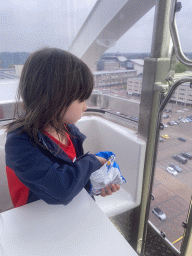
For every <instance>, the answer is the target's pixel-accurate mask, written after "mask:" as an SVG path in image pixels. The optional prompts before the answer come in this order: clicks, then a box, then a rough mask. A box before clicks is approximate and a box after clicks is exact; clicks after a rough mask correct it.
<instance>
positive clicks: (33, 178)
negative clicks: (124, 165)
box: [5, 125, 101, 207]
mask: <svg viewBox="0 0 192 256" xmlns="http://www.w3.org/2000/svg"><path fill="white" fill-rule="evenodd" d="M67 127H68V130H69V132H70V133H71V134H72V135H73V136H71V140H72V142H73V145H74V147H75V151H76V156H77V159H76V161H74V162H72V160H71V159H70V158H69V157H68V156H67V154H66V153H65V152H63V151H62V150H59V146H58V145H57V144H56V143H55V142H54V141H52V140H51V139H50V138H49V137H47V136H46V135H44V134H40V132H39V133H38V138H39V141H40V143H42V144H43V145H44V146H45V147H46V148H47V149H44V148H42V147H41V146H39V145H36V146H34V145H33V143H32V142H31V141H30V137H29V135H28V134H27V133H26V132H22V133H20V134H19V133H18V130H15V131H13V132H10V133H8V134H7V140H6V144H5V153H6V171H7V177H8V185H9V190H10V195H11V198H12V202H13V204H14V206H15V207H18V206H21V205H23V204H26V203H30V202H33V201H36V200H38V199H43V200H44V201H45V202H47V203H48V204H65V205H66V204H68V203H69V202H70V201H71V200H72V199H73V198H74V197H75V196H76V195H77V194H78V193H79V192H80V191H81V190H82V189H83V188H84V187H85V186H86V184H87V183H88V181H89V178H90V176H91V174H92V172H94V171H96V170H98V169H99V168H100V167H101V163H100V161H99V160H98V159H97V158H96V157H95V155H92V154H88V153H86V154H83V147H82V143H83V141H84V139H85V138H86V137H85V135H83V134H82V133H80V131H79V129H78V128H77V127H76V126H75V125H68V126H67ZM58 150H59V152H58Z"/></svg>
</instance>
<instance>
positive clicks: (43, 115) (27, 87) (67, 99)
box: [6, 48, 94, 144]
mask: <svg viewBox="0 0 192 256" xmlns="http://www.w3.org/2000/svg"><path fill="white" fill-rule="evenodd" d="M93 85H94V82H93V75H92V73H91V71H90V69H89V68H88V66H87V65H86V64H85V63H84V62H83V61H81V60H80V59H79V58H78V57H76V56H74V55H73V54H71V53H69V52H66V51H64V50H61V49H57V48H43V49H40V50H38V51H36V52H34V53H32V54H31V55H30V56H29V57H28V59H27V60H26V62H25V64H24V66H23V70H22V73H21V78H20V82H19V87H18V92H17V104H16V109H15V116H14V121H13V122H11V123H9V124H8V125H6V128H7V132H10V131H13V130H15V129H17V128H20V131H21V132H23V131H25V132H27V133H28V135H29V136H30V138H31V139H32V141H34V142H35V143H36V144H39V141H38V136H37V133H38V131H42V130H43V129H44V128H45V127H46V126H47V125H48V124H49V125H51V126H52V127H53V128H55V130H56V131H57V132H58V133H60V134H64V133H65V132H67V129H66V127H65V125H64V124H63V123H62V117H63V116H64V114H65V112H66V110H67V108H68V107H69V105H70V104H71V103H72V102H73V101H75V100H79V101H80V102H83V101H84V100H87V99H88V98H89V97H90V95H91V93H92V90H93ZM21 99H22V101H23V102H22V103H21V102H20V100H21ZM21 104H22V111H24V114H23V115H20V113H19V106H20V105H21Z"/></svg>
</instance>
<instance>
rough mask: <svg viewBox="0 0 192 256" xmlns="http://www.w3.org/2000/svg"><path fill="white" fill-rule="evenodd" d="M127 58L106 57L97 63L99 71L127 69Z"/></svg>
mask: <svg viewBox="0 0 192 256" xmlns="http://www.w3.org/2000/svg"><path fill="white" fill-rule="evenodd" d="M126 61H127V58H125V57H124V56H105V57H101V58H100V59H99V60H98V62H97V70H98V71H103V70H105V71H112V70H117V69H122V68H123V69H126Z"/></svg>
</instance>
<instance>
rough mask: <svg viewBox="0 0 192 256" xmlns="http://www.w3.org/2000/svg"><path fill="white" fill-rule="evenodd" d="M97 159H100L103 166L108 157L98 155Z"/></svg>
mask: <svg viewBox="0 0 192 256" xmlns="http://www.w3.org/2000/svg"><path fill="white" fill-rule="evenodd" d="M96 157H97V159H98V160H99V161H100V163H101V165H102V166H103V165H104V164H105V163H106V162H107V159H105V158H103V157H100V156H96Z"/></svg>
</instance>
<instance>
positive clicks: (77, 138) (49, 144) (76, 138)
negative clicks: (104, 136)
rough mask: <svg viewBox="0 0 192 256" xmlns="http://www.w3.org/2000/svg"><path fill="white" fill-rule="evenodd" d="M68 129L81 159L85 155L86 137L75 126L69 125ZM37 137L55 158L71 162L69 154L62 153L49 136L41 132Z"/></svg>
mask: <svg viewBox="0 0 192 256" xmlns="http://www.w3.org/2000/svg"><path fill="white" fill-rule="evenodd" d="M67 128H68V130H69V132H70V133H71V134H72V136H71V140H72V142H73V145H74V147H75V150H76V154H77V157H79V156H80V155H82V154H83V148H82V144H83V141H84V140H85V138H86V136H85V135H84V134H83V133H81V132H80V131H79V129H78V128H77V127H76V126H75V125H67ZM37 136H38V139H39V142H41V143H42V144H43V146H44V147H46V148H47V149H48V150H49V151H50V152H51V153H52V154H53V155H54V156H56V157H58V158H60V159H62V160H63V159H64V158H67V159H65V160H70V162H71V159H70V158H69V157H68V156H67V154H66V153H65V152H63V151H61V150H60V148H59V146H58V145H57V144H56V143H55V142H54V141H52V140H51V139H50V138H48V137H47V136H45V135H43V134H41V133H40V132H38V134H37ZM64 156H65V157H64Z"/></svg>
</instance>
